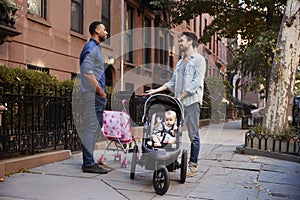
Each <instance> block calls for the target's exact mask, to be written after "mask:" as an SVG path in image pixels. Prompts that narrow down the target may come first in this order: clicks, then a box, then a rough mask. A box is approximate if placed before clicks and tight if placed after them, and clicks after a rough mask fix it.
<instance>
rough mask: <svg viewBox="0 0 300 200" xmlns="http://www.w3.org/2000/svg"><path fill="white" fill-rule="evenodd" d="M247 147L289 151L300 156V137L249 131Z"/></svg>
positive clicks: (246, 139) (282, 151)
mask: <svg viewBox="0 0 300 200" xmlns="http://www.w3.org/2000/svg"><path fill="white" fill-rule="evenodd" d="M245 147H248V148H255V149H259V150H265V151H272V152H280V153H288V154H293V155H298V156H300V138H299V136H298V137H290V138H286V137H285V138H282V137H279V136H277V137H276V136H274V135H261V134H256V133H254V132H253V131H248V132H247V133H246V136H245Z"/></svg>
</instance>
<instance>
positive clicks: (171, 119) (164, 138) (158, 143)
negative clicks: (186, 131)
mask: <svg viewBox="0 0 300 200" xmlns="http://www.w3.org/2000/svg"><path fill="white" fill-rule="evenodd" d="M177 130H178V128H177V126H176V112H174V111H173V110H168V111H166V112H165V121H164V122H162V118H161V116H157V117H156V124H155V126H154V129H153V133H152V136H151V137H152V141H153V144H151V143H152V141H149V143H148V145H150V146H151V145H153V146H154V147H162V146H164V145H165V144H173V143H175V141H176V135H175V134H176V132H177Z"/></svg>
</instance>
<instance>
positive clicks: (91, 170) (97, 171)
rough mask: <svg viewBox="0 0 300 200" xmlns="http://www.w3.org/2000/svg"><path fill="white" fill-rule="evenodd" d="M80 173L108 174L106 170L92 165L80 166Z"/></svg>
mask: <svg viewBox="0 0 300 200" xmlns="http://www.w3.org/2000/svg"><path fill="white" fill-rule="evenodd" d="M82 172H86V173H95V174H107V173H108V171H107V170H106V169H103V168H102V167H99V166H98V165H97V164H94V165H92V166H82Z"/></svg>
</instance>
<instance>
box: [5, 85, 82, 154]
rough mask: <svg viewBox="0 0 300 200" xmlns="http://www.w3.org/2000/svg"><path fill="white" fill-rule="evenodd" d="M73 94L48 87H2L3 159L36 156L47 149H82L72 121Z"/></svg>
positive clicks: (69, 91) (62, 89) (70, 91)
mask: <svg viewBox="0 0 300 200" xmlns="http://www.w3.org/2000/svg"><path fill="white" fill-rule="evenodd" d="M71 97H72V90H71V89H69V88H60V89H58V88H57V87H55V86H47V87H44V88H39V89H37V88H36V87H33V86H26V85H23V86H22V85H19V86H18V87H16V88H14V87H11V86H2V87H1V89H0V104H2V105H5V107H6V108H7V110H6V111H4V112H3V116H2V126H1V127H0V157H7V156H15V154H21V155H22V154H28V153H31V154H34V153H35V152H38V151H43V150H47V149H53V150H55V149H57V148H59V147H61V148H64V149H71V150H78V149H80V145H81V143H80V138H79V137H78V134H77V130H76V128H75V125H74V123H73V118H72V104H71V103H72V98H71Z"/></svg>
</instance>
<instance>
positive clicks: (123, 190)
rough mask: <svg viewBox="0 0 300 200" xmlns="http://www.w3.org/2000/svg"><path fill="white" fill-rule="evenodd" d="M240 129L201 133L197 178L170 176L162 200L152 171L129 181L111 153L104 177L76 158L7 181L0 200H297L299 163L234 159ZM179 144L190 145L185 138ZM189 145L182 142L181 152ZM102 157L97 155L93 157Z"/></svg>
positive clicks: (235, 125) (234, 125)
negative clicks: (84, 168)
mask: <svg viewBox="0 0 300 200" xmlns="http://www.w3.org/2000/svg"><path fill="white" fill-rule="evenodd" d="M240 127H241V121H230V122H227V123H225V124H224V126H223V125H219V124H218V125H210V126H206V127H203V128H202V129H201V130H200V131H201V155H200V162H199V174H198V175H197V176H195V177H192V178H187V180H186V182H185V183H184V184H181V183H179V170H177V171H176V172H170V180H171V183H170V187H169V190H168V192H167V193H166V194H165V195H164V196H159V195H157V194H156V193H155V192H154V189H153V186H152V174H153V172H152V171H146V170H145V169H143V168H140V167H137V173H136V177H135V179H134V180H131V179H130V178H129V170H130V168H126V169H124V168H120V166H119V162H117V161H113V152H110V151H109V152H107V159H108V163H109V166H110V167H111V168H113V169H112V171H110V172H109V173H108V174H107V175H96V174H87V173H82V172H81V154H76V155H72V157H71V159H68V160H64V161H60V162H56V163H52V164H48V165H44V166H40V167H36V168H32V169H30V170H29V172H26V173H17V174H14V175H11V176H10V177H6V179H5V181H4V182H1V183H0V199H1V200H16V199H22V200H24V199H25V200H27V199H28V200H29V199H37V200H48V199H49V200H50V199H51V200H53V199H60V200H64V199H66V200H69V199H70V200H79V199H80V200H87V199H106V200H110V199H112V200H117V199H134V200H135V199H149V200H150V199H163V200H165V199H166V200H167V199H170V200H171V199H172V200H177V199H178V200H179V199H193V200H194V199H220V200H225V199H230V200H232V199H236V200H243V199H245V200H246V199H249V200H252V199H253V200H256V199H274V200H285V199H295V200H296V199H300V163H296V162H288V161H283V160H277V159H272V158H266V157H259V156H254V155H253V156H249V155H241V154H236V153H234V151H235V149H236V147H237V146H240V145H242V144H243V143H244V133H245V132H246V130H241V129H240ZM185 135H186V134H185ZM183 141H188V138H187V136H185V137H184V138H183ZM188 145H189V143H188V142H185V144H184V145H183V148H188ZM101 153H102V151H100V150H99V151H97V152H96V156H99V155H101ZM128 159H129V160H131V154H129V155H128Z"/></svg>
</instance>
